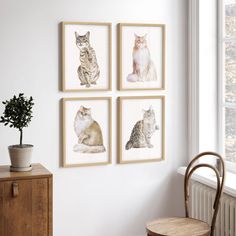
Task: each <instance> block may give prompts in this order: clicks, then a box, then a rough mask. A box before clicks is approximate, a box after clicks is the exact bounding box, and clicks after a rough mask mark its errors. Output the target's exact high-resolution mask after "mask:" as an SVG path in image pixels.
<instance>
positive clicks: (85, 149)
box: [74, 106, 106, 153]
mask: <svg viewBox="0 0 236 236" xmlns="http://www.w3.org/2000/svg"><path fill="white" fill-rule="evenodd" d="M74 131H75V133H76V135H77V137H78V144H76V145H75V146H74V151H75V152H81V153H99V152H105V151H106V149H105V147H104V145H103V136H102V130H101V127H100V125H99V124H98V123H97V121H95V120H94V119H93V118H92V115H91V108H86V107H84V106H80V109H79V110H78V112H77V114H76V116H75V120H74Z"/></svg>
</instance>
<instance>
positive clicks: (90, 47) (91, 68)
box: [62, 22, 111, 92]
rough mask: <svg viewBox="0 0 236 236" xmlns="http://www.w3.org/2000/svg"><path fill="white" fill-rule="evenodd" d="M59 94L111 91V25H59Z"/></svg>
mask: <svg viewBox="0 0 236 236" xmlns="http://www.w3.org/2000/svg"><path fill="white" fill-rule="evenodd" d="M62 90H63V91H64V92H78V91H108V90H111V23H90V22H62Z"/></svg>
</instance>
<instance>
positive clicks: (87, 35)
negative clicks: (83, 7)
mask: <svg viewBox="0 0 236 236" xmlns="http://www.w3.org/2000/svg"><path fill="white" fill-rule="evenodd" d="M89 36H90V32H89V31H88V32H87V33H86V38H87V39H89Z"/></svg>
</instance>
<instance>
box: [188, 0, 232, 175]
mask: <svg viewBox="0 0 236 236" xmlns="http://www.w3.org/2000/svg"><path fill="white" fill-rule="evenodd" d="M188 8H189V9H188V12H189V14H188V68H189V70H188V75H189V80H188V98H189V99H188V140H189V145H188V149H189V150H188V154H189V160H191V159H192V158H193V157H194V156H195V155H196V154H198V153H199V152H200V151H202V150H200V141H199V138H200V132H199V131H200V126H201V124H200V123H199V118H200V113H199V111H200V109H201V108H200V104H199V94H200V89H199V81H200V77H199V74H200V67H199V64H200V63H199V60H200V55H199V51H200V46H199V44H200V42H199V31H200V29H199V22H200V16H199V8H200V7H199V0H189V4H188ZM223 10H224V8H223V0H217V9H216V11H217V13H216V27H217V38H218V39H217V43H216V44H217V45H216V51H217V52H216V54H217V62H216V65H217V73H216V74H217V79H216V84H217V88H216V90H217V91H216V98H215V100H216V103H217V104H216V106H217V108H216V114H215V119H216V121H215V123H216V126H217V127H216V129H217V132H216V136H217V137H216V140H215V150H211V151H217V152H219V153H220V154H222V155H224V120H223V119H224V109H223V106H222V105H223V104H222V101H224V100H223V93H222V92H223V66H222V62H223V61H224V58H223V43H222V40H219V39H220V37H222V35H223V34H222V32H223V26H224V22H223V16H224V14H223ZM213 105H214V104H213ZM213 142H214V141H213ZM213 146H214V145H213ZM226 167H227V170H228V171H230V172H234V173H236V163H232V162H229V161H226Z"/></svg>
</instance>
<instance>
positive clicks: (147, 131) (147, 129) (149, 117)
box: [125, 106, 159, 150]
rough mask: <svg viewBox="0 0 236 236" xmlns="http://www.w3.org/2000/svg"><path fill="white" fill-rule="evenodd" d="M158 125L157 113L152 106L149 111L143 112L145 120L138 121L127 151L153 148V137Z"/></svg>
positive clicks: (126, 147)
mask: <svg viewBox="0 0 236 236" xmlns="http://www.w3.org/2000/svg"><path fill="white" fill-rule="evenodd" d="M158 129H159V128H158V126H157V125H156V119H155V112H154V110H153V109H152V107H151V106H150V108H149V109H148V110H143V119H142V120H140V121H138V122H137V123H136V124H135V126H134V127H133V130H132V133H131V135H130V139H129V141H128V142H127V144H126V146H125V149H126V150H129V149H131V148H146V147H147V148H153V145H152V144H151V137H152V135H153V133H154V132H155V131H156V130H158Z"/></svg>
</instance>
